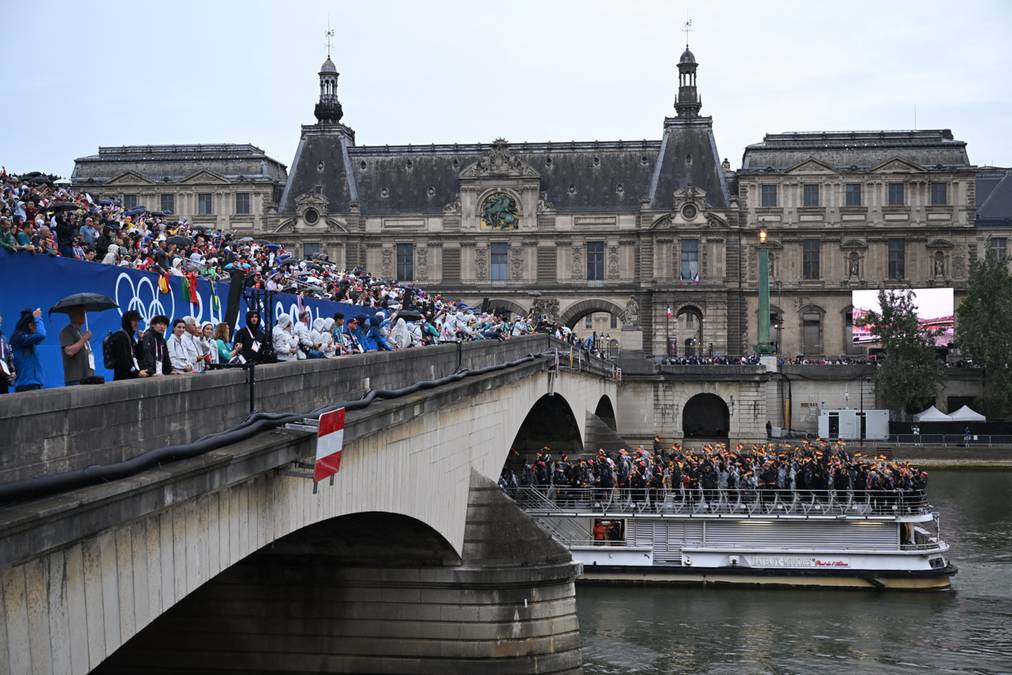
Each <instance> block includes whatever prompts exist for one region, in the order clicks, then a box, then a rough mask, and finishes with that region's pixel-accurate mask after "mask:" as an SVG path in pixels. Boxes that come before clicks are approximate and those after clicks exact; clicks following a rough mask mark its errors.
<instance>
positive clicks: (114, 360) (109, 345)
mask: <svg viewBox="0 0 1012 675" xmlns="http://www.w3.org/2000/svg"><path fill="white" fill-rule="evenodd" d="M140 322H141V315H140V313H139V312H137V310H134V309H130V310H127V311H126V312H124V313H123V320H122V321H121V322H120V325H121V328H120V329H119V330H118V331H115V332H112V333H109V334H108V335H106V336H105V339H104V340H102V359H103V361H105V367H106V368H108V369H109V370H111V371H113V379H114V380H132V379H134V378H137V377H147V376H148V373H147V371H145V370H141V367H140V340H138V339H137V327H138V326H139V325H140Z"/></svg>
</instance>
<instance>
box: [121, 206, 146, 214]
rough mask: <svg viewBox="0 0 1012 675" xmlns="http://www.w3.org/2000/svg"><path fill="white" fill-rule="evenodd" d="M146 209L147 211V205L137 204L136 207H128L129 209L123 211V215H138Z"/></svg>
mask: <svg viewBox="0 0 1012 675" xmlns="http://www.w3.org/2000/svg"><path fill="white" fill-rule="evenodd" d="M147 211H148V207H146V206H138V207H135V208H132V209H130V210H129V211H124V212H123V215H124V216H136V215H139V214H141V213H147Z"/></svg>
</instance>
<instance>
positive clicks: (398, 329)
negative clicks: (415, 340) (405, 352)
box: [390, 317, 411, 349]
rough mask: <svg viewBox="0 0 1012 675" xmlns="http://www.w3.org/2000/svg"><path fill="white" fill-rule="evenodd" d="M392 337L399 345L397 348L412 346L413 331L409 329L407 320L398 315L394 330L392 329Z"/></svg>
mask: <svg viewBox="0 0 1012 675" xmlns="http://www.w3.org/2000/svg"><path fill="white" fill-rule="evenodd" d="M390 339H391V340H392V341H393V343H394V344H395V345H397V349H407V348H408V347H410V346H411V331H409V330H408V324H407V322H406V321H405V320H404V319H402V318H401V317H397V321H396V322H395V323H394V327H393V330H391V331H390Z"/></svg>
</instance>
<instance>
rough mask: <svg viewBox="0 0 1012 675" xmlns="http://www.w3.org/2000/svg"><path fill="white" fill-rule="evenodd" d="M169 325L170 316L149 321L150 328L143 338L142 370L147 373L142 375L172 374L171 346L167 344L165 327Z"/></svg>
mask: <svg viewBox="0 0 1012 675" xmlns="http://www.w3.org/2000/svg"><path fill="white" fill-rule="evenodd" d="M168 327H169V317H167V316H162V315H161V314H159V315H158V316H156V317H154V318H153V319H151V321H150V322H149V323H148V330H147V331H145V332H144V337H143V338H141V358H140V366H141V370H142V371H144V372H145V373H147V375H140V377H154V376H158V375H170V374H172V359H171V358H170V357H169V348H168V345H166V344H165V329H166V328H168Z"/></svg>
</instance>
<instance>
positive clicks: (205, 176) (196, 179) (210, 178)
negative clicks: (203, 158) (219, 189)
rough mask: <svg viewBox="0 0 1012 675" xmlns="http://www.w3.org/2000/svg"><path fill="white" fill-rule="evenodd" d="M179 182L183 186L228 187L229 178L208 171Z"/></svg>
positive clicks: (202, 171) (191, 175) (197, 173)
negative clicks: (209, 185)
mask: <svg viewBox="0 0 1012 675" xmlns="http://www.w3.org/2000/svg"><path fill="white" fill-rule="evenodd" d="M179 182H180V183H182V184H183V185H187V184H189V185H208V184H211V185H228V179H227V178H225V177H224V176H222V175H220V174H217V173H215V172H213V171H208V170H207V169H201V170H200V171H195V172H194V173H191V174H190V175H189V176H187V177H186V178H184V179H183V180H181V181H179Z"/></svg>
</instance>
